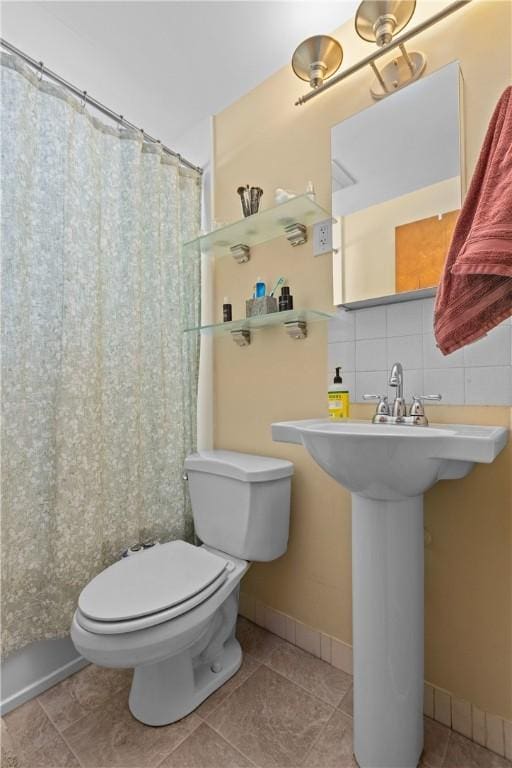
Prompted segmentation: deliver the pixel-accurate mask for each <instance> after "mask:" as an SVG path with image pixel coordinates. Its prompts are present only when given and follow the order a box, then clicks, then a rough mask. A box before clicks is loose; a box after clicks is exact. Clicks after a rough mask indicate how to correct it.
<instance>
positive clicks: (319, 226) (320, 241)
mask: <svg viewBox="0 0 512 768" xmlns="http://www.w3.org/2000/svg"><path fill="white" fill-rule="evenodd" d="M324 253H332V219H325V221H319V222H317V223H316V224H315V225H314V226H313V256H322V254H324Z"/></svg>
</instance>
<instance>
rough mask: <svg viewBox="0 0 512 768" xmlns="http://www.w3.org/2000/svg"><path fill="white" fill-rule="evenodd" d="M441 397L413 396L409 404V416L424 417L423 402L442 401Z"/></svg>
mask: <svg viewBox="0 0 512 768" xmlns="http://www.w3.org/2000/svg"><path fill="white" fill-rule="evenodd" d="M442 399H443V396H442V395H413V396H412V404H411V411H410V413H411V416H424V415H425V410H424V408H423V400H442Z"/></svg>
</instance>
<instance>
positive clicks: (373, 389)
mask: <svg viewBox="0 0 512 768" xmlns="http://www.w3.org/2000/svg"><path fill="white" fill-rule="evenodd" d="M387 376H389V373H388V371H385V370H382V371H356V397H355V401H356V402H357V403H363V402H364V400H363V395H365V394H366V395H386V394H387V391H388V387H387ZM353 391H354V390H352V392H353Z"/></svg>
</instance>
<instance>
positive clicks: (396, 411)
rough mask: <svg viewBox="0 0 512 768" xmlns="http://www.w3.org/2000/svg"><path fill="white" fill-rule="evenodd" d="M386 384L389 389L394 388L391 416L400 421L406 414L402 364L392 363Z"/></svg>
mask: <svg viewBox="0 0 512 768" xmlns="http://www.w3.org/2000/svg"><path fill="white" fill-rule="evenodd" d="M388 383H389V386H390V387H396V397H395V400H394V402H393V408H392V411H391V415H392V416H394V417H395V418H396V419H401V418H403V417H404V416H405V415H406V412H407V408H406V405H405V400H404V369H403V367H402V363H393V367H392V368H391V373H390V374H389V382H388Z"/></svg>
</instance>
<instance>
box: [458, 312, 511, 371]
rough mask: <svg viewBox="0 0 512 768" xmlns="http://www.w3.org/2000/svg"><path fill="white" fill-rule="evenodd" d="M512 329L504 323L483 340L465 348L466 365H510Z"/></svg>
mask: <svg viewBox="0 0 512 768" xmlns="http://www.w3.org/2000/svg"><path fill="white" fill-rule="evenodd" d="M511 332H512V327H511V326H510V325H509V324H508V323H502V324H501V325H498V327H497V328H493V330H492V331H490V333H488V334H487V336H484V338H483V339H479V340H478V341H475V342H474V344H468V346H467V347H464V365H466V366H467V367H468V368H469V367H473V366H477V365H510V336H511Z"/></svg>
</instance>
